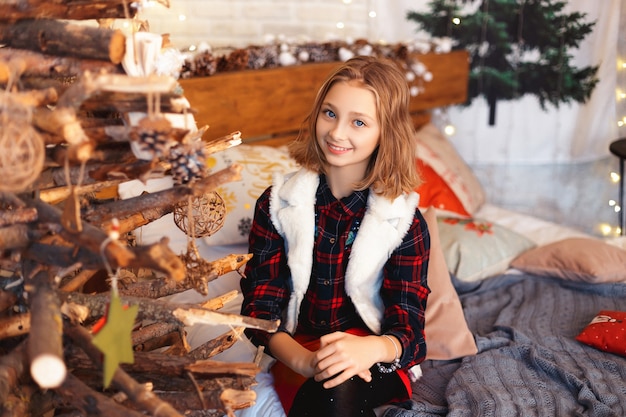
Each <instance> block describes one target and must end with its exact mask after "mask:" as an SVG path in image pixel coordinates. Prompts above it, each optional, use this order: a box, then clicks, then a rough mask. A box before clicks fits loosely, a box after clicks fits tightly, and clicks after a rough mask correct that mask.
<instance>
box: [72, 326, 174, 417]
mask: <svg viewBox="0 0 626 417" xmlns="http://www.w3.org/2000/svg"><path fill="white" fill-rule="evenodd" d="M65 329H66V334H68V336H69V337H70V338H71V339H72V340H73V341H74V342H75V343H76V344H77V345H79V346H80V348H81V349H82V350H83V351H84V352H85V353H86V354H87V356H89V358H90V359H91V360H92V361H93V362H95V363H97V364H98V365H100V364H101V363H102V354H101V352H100V350H99V349H98V348H97V347H95V346H94V345H93V343H92V342H91V339H92V337H91V334H90V333H89V332H88V331H87V330H86V329H85V328H83V327H81V326H77V325H72V324H70V325H66V326H65ZM113 384H114V385H115V386H116V387H117V388H118V389H120V390H122V391H124V393H126V395H128V398H129V399H130V400H131V401H132V402H133V403H135V404H137V406H139V407H141V409H142V410H145V411H147V412H149V413H151V414H152V415H153V416H158V417H182V415H181V414H180V413H179V412H178V411H176V410H175V409H174V408H173V407H172V406H171V405H170V404H168V403H166V402H164V401H162V400H161V399H160V398H159V397H157V396H156V395H155V394H154V393H152V392H151V391H148V390H147V389H146V388H145V386H143V385H141V384H139V383H138V382H137V381H135V380H134V379H133V378H131V377H130V375H128V373H126V371H124V370H123V369H122V368H120V367H118V368H117V370H116V371H115V373H114V374H113Z"/></svg>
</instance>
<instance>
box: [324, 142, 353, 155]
mask: <svg viewBox="0 0 626 417" xmlns="http://www.w3.org/2000/svg"><path fill="white" fill-rule="evenodd" d="M326 146H327V147H328V149H329V150H330V151H331V152H332V153H334V154H342V153H346V152H348V151H350V148H343V147H341V146H336V145H333V144H332V143H328V142H326Z"/></svg>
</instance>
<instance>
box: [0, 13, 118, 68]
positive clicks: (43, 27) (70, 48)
mask: <svg viewBox="0 0 626 417" xmlns="http://www.w3.org/2000/svg"><path fill="white" fill-rule="evenodd" d="M0 43H3V44H5V45H8V46H10V47H12V48H17V49H27V50H29V51H36V52H42V53H46V54H49V55H59V56H74V57H77V58H88V59H100V60H104V61H110V62H112V63H114V64H119V63H120V62H122V59H123V58H124V53H125V51H126V37H125V36H124V34H123V33H122V32H121V31H120V30H111V29H106V28H98V27H93V26H88V25H78V24H74V23H69V22H62V21H58V20H47V19H37V20H23V21H18V22H16V23H3V24H0Z"/></svg>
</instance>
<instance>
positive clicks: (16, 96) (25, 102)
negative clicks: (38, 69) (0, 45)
mask: <svg viewBox="0 0 626 417" xmlns="http://www.w3.org/2000/svg"><path fill="white" fill-rule="evenodd" d="M1 50H2V49H0V51H1ZM58 99H59V95H58V93H57V90H55V89H54V88H46V89H44V90H30V91H21V92H14V91H12V92H10V93H9V92H5V91H0V100H2V102H3V103H10V104H11V105H21V106H23V107H41V106H48V105H53V104H55V103H56V102H57V100H58Z"/></svg>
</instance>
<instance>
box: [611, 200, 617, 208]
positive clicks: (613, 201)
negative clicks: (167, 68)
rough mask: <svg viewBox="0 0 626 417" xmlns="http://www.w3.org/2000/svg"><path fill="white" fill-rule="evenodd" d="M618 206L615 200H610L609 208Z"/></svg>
mask: <svg viewBox="0 0 626 417" xmlns="http://www.w3.org/2000/svg"><path fill="white" fill-rule="evenodd" d="M616 204H617V201H615V200H609V207H613V206H614V205H616Z"/></svg>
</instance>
